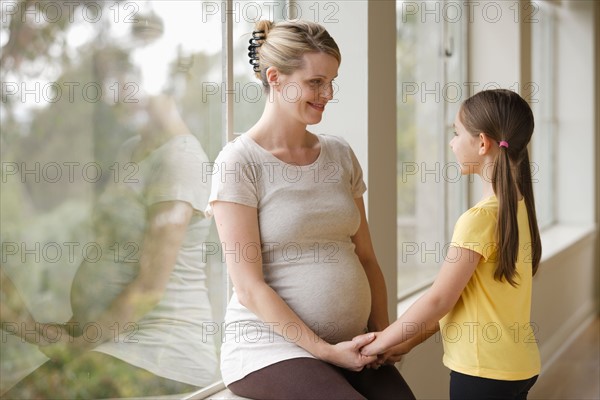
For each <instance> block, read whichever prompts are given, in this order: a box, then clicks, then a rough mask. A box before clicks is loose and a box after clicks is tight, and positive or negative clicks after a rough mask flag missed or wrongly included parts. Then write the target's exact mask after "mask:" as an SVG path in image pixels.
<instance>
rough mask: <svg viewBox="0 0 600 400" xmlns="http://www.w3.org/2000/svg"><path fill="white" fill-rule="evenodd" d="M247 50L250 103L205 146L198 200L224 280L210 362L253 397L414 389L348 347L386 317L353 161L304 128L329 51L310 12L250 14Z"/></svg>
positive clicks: (355, 395) (333, 72) (336, 59)
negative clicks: (209, 218)
mask: <svg viewBox="0 0 600 400" xmlns="http://www.w3.org/2000/svg"><path fill="white" fill-rule="evenodd" d="M249 50H250V53H249V56H250V63H251V64H252V65H253V68H254V71H255V72H256V76H257V77H258V79H260V81H261V82H262V84H263V86H264V88H265V91H266V92H267V93H268V94H269V96H268V100H267V102H266V105H265V109H264V113H263V115H262V117H261V118H260V119H259V120H258V122H257V123H256V124H255V125H254V126H253V127H252V128H250V130H249V131H248V132H246V133H245V134H243V135H241V136H240V137H238V138H237V139H236V140H234V141H233V142H231V143H229V144H228V145H227V146H226V147H225V148H224V149H223V151H222V152H221V154H220V155H219V157H218V158H217V160H216V166H215V171H219V173H217V174H215V175H214V176H213V183H212V185H213V186H212V192H211V196H210V199H209V207H208V208H207V214H209V215H211V214H213V215H214V217H215V221H216V224H217V229H218V232H219V237H220V239H221V241H222V250H223V254H224V256H225V261H226V263H227V269H228V273H229V275H230V277H231V279H232V281H233V284H234V287H235V293H234V294H233V297H232V298H231V301H230V303H229V306H228V309H227V314H226V317H225V319H226V321H225V322H226V326H225V331H224V335H223V336H224V343H223V347H222V353H221V363H222V364H221V372H222V375H223V380H224V382H225V383H226V384H227V385H228V387H229V388H230V390H231V391H233V392H234V393H236V394H238V395H241V396H246V397H250V398H254V399H346V400H348V399H364V398H369V399H378V398H380V399H386V398H394V399H402V398H414V397H413V395H412V393H411V391H410V389H409V388H408V386H407V385H406V383H405V382H404V380H403V378H402V377H401V376H400V374H399V372H398V370H396V369H395V368H394V367H393V366H392V365H385V366H383V367H381V368H378V369H375V368H366V369H363V367H364V366H365V365H368V364H371V365H372V366H375V365H376V364H375V360H376V357H365V356H362V355H361V354H360V351H359V349H360V347H361V346H363V345H365V344H366V343H367V342H368V339H361V341H358V340H357V341H352V338H353V337H354V336H356V335H358V334H360V333H364V332H366V331H367V330H372V331H374V330H380V329H382V328H383V327H385V326H387V325H388V324H389V321H388V316H387V306H386V304H387V303H386V289H385V283H384V280H383V275H382V273H381V270H380V268H379V265H378V263H377V259H376V257H375V254H374V250H373V246H372V243H371V238H370V233H369V228H368V225H367V221H366V216H365V207H364V203H363V200H362V195H363V193H364V192H365V191H366V186H365V183H364V182H363V179H362V171H361V167H360V165H359V163H358V161H357V159H356V157H355V156H354V153H353V151H352V149H351V148H350V146H349V145H348V143H346V141H344V140H343V139H341V138H338V137H335V136H329V135H315V134H313V133H311V132H309V131H307V129H306V128H307V125H313V124H317V123H319V122H320V121H321V118H322V115H323V112H324V110H325V107H326V105H327V102H328V101H330V100H331V99H332V93H333V88H332V82H333V80H334V78H335V77H336V76H337V74H338V68H339V65H340V61H341V56H340V52H339V49H338V46H337V44H336V43H335V41H334V40H333V39H332V38H331V36H330V35H329V34H328V32H327V31H326V30H325V29H324V28H323V27H322V26H320V25H318V24H314V23H310V22H304V21H295V22H280V23H276V24H275V23H272V22H270V21H259V22H258V23H257V24H256V26H255V31H254V32H253V34H252V39H251V40H250V47H249Z"/></svg>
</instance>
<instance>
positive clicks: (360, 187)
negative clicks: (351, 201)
mask: <svg viewBox="0 0 600 400" xmlns="http://www.w3.org/2000/svg"><path fill="white" fill-rule="evenodd" d="M348 149H349V150H350V158H351V160H352V196H353V197H354V198H359V197H361V196H362V195H363V194H364V193H365V192H366V191H367V185H366V184H365V181H364V180H363V171H362V168H361V166H360V163H359V162H358V159H357V158H356V155H355V154H354V151H353V150H352V148H351V147H350V145H348Z"/></svg>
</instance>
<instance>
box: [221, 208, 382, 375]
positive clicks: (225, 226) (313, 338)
mask: <svg viewBox="0 0 600 400" xmlns="http://www.w3.org/2000/svg"><path fill="white" fill-rule="evenodd" d="M212 207H213V212H214V217H215V222H216V225H217V230H218V233H219V238H220V240H221V242H222V245H223V247H224V254H225V262H226V264H227V272H228V273H229V276H230V277H231V280H232V281H233V285H234V286H235V291H236V294H237V297H238V300H239V302H240V303H241V304H242V305H243V306H244V307H246V308H248V309H249V310H250V311H252V312H253V313H254V314H256V315H257V316H258V317H259V318H260V319H261V320H262V321H264V322H265V323H269V324H273V326H274V327H273V329H274V331H275V332H276V333H278V334H280V335H282V336H283V335H284V332H283V329H282V328H283V327H285V326H286V325H288V324H293V325H294V326H296V327H298V328H299V329H300V335H299V339H298V340H297V341H296V342H295V343H296V344H297V345H298V346H300V347H302V348H303V349H305V350H306V351H308V352H309V353H311V354H312V355H314V356H315V357H317V358H318V359H321V360H323V361H326V362H329V363H332V364H335V365H338V366H340V367H344V368H348V369H351V370H355V371H360V370H361V369H362V368H363V366H364V365H365V364H367V363H369V362H372V361H374V360H375V358H376V357H367V356H363V355H362V354H360V348H361V347H362V346H363V345H365V344H366V343H368V342H369V341H370V340H372V338H373V335H371V336H365V337H363V338H360V339H357V340H356V341H349V342H343V343H339V344H337V345H331V344H329V343H327V342H326V341H324V340H322V339H321V338H319V336H318V335H317V334H316V333H314V332H313V331H312V330H311V329H310V328H309V327H308V326H307V325H306V324H305V323H304V322H303V321H302V320H301V319H300V317H298V315H297V314H296V313H295V312H294V311H293V310H292V309H291V308H290V307H289V306H288V304H287V303H286V302H285V301H283V299H282V298H281V297H280V296H279V295H278V294H277V293H276V292H275V291H274V290H273V289H272V288H271V287H270V286H269V285H267V284H266V282H265V280H264V277H263V270H262V257H260V255H261V245H260V234H259V228H258V215H257V209H256V208H254V207H249V206H245V205H241V204H236V203H231V202H223V201H216V202H214V203H213V205H212ZM246 246H256V249H257V252H258V255H259V257H254V258H253V259H252V260H248V259H245V258H244V257H243V256H242V254H239V252H238V254H236V252H234V251H229V250H231V249H242V248H246ZM225 250H228V251H225Z"/></svg>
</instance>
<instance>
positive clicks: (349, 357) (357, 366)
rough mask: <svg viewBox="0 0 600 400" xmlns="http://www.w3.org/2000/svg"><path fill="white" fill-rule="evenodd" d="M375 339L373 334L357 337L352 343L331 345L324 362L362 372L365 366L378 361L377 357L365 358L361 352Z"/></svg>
mask: <svg viewBox="0 0 600 400" xmlns="http://www.w3.org/2000/svg"><path fill="white" fill-rule="evenodd" d="M374 337H375V336H374V335H373V334H372V333H367V334H365V335H360V336H357V337H355V338H354V339H352V340H351V341H347V342H341V343H338V344H335V345H330V348H329V351H328V353H327V355H325V356H324V357H323V360H324V361H327V362H329V363H331V364H334V365H337V366H338V367H342V368H346V369H349V370H351V371H357V372H358V371H362V369H363V368H364V367H365V365H367V364H370V363H373V362H375V361H376V360H377V357H376V356H365V355H363V354H361V352H360V349H361V348H362V347H363V346H364V345H366V344H367V343H369V342H370V341H371V340H373V338H374Z"/></svg>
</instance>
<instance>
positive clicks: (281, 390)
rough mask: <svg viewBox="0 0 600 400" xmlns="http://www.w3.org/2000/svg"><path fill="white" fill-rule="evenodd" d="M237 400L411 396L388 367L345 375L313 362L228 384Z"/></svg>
mask: <svg viewBox="0 0 600 400" xmlns="http://www.w3.org/2000/svg"><path fill="white" fill-rule="evenodd" d="M228 387H229V389H230V390H231V391H232V392H233V393H235V394H237V395H238V396H243V397H248V398H251V399H256V400H269V399H272V400H365V399H369V400H402V399H414V398H415V396H414V395H413V393H412V392H411V390H410V388H409V387H408V385H407V384H406V382H405V381H404V379H403V378H402V376H401V375H400V372H398V370H397V369H396V368H395V367H394V366H392V365H385V366H382V367H380V368H379V369H369V368H365V369H363V370H362V371H360V372H353V371H348V370H346V369H343V368H339V367H336V366H334V365H331V364H328V363H326V362H324V361H320V360H317V359H314V358H294V359H291V360H285V361H281V362H278V363H275V364H273V365H269V366H268V367H265V368H262V369H259V370H258V371H255V372H252V373H251V374H248V375H247V376H246V377H244V378H242V379H240V380H239V381H236V382H233V383H232V384H230V385H229V386H228Z"/></svg>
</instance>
